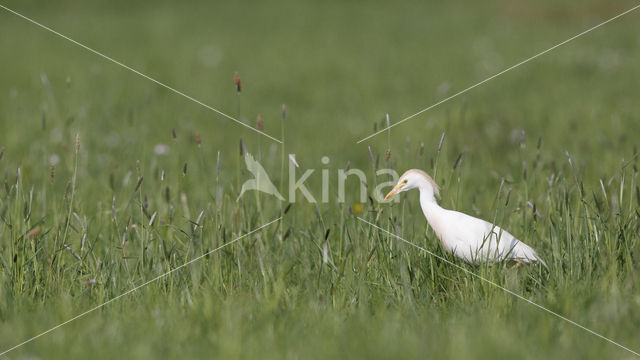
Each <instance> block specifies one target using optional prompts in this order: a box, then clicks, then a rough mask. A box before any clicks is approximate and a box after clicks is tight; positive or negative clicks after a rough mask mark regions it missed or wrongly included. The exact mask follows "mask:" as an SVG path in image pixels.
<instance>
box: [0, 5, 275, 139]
mask: <svg viewBox="0 0 640 360" xmlns="http://www.w3.org/2000/svg"><path fill="white" fill-rule="evenodd" d="M0 8H3V9H5V10H6V11H8V12H10V13H12V14H14V15H16V16H19V17H21V18H23V19H24V20H27V21H29V22H30V23H32V24H35V25H37V26H39V27H41V28H43V29H45V30H47V31H49V32H52V33H54V34H56V35H58V36H60V37H61V38H63V39H65V40H68V41H70V42H72V43H74V44H76V45H78V46H80V47H82V48H83V49H85V50H88V51H90V52H92V53H94V54H96V55H98V56H101V57H103V58H105V59H107V60H109V61H111V62H112V63H114V64H117V65H120V66H122V67H123V68H125V69H127V70H129V71H131V72H134V73H136V74H138V75H140V76H142V77H143V78H145V79H147V80H151V81H153V82H154V83H156V84H158V85H160V86H162V87H164V88H166V89H169V90H171V91H173V92H174V93H176V94H178V95H180V96H183V97H185V98H187V99H189V100H191V101H193V102H195V103H196V104H199V105H201V106H204V107H205V108H207V109H209V110H211V111H213V112H215V113H217V114H219V115H222V116H224V117H226V118H227V119H229V120H231V121H234V122H236V123H238V124H240V125H242V126H244V127H246V128H248V129H251V130H253V131H255V132H257V133H259V134H262V135H264V136H266V137H268V138H269V139H271V140H273V141H276V142H278V143H280V144H282V141H280V140H278V139H276V138H274V137H273V136H271V135H269V134H266V133H265V132H263V131H260V130H258V129H256V128H254V127H252V126H250V125H247V124H245V123H243V122H242V121H240V120H237V119H236V118H234V117H232V116H231V115H227V114H226V113H223V112H222V111H220V110H218V109H216V108H214V107H212V106H209V105H207V104H205V103H203V102H202V101H200V100H198V99H195V98H193V97H191V96H189V95H187V94H185V93H183V92H181V91H179V90H176V89H174V88H172V87H171V86H169V85H167V84H165V83H163V82H160V81H158V80H156V79H154V78H152V77H151V76H149V75H145V74H143V73H141V72H139V71H138V70H136V69H133V68H131V67H129V66H127V65H125V64H123V63H121V62H119V61H118V60H115V59H113V58H111V57H109V56H107V55H105V54H103V53H101V52H99V51H97V50H94V49H92V48H90V47H88V46H86V45H84V44H82V43H80V42H78V41H75V40H73V39H71V38H70V37H68V36H66V35H63V34H61V33H59V32H57V31H55V30H53V29H51V28H50V27H47V26H45V25H42V24H41V23H39V22H37V21H35V20H33V19H30V18H28V17H26V16H24V15H22V14H20V13H18V12H17V11H15V10H11V9H9V8H8V7H6V6H4V5H2V4H0Z"/></svg>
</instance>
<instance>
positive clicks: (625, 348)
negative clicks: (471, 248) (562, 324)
mask: <svg viewBox="0 0 640 360" xmlns="http://www.w3.org/2000/svg"><path fill="white" fill-rule="evenodd" d="M358 220H360V221H362V222H365V223H367V224H369V225H371V226H373V227H374V228H376V229H378V230H380V231H383V232H385V233H387V234H389V235H391V236H393V237H395V238H396V239H398V240H400V241H403V242H405V243H407V244H409V245H411V246H413V247H415V248H416V249H420V250H422V251H424V252H426V253H428V254H429V255H431V256H435V257H437V258H438V259H440V260H442V261H444V262H446V263H447V264H449V265H452V266H455V267H456V268H458V269H460V270H462V271H464V272H466V273H467V274H469V275H472V276H475V277H477V278H478V279H480V280H482V281H484V282H487V283H489V284H491V285H493V286H495V287H497V288H499V289H502V290H504V291H505V292H507V293H509V294H511V295H513V296H515V297H517V298H518V299H520V300H524V301H526V302H528V303H529V304H531V305H533V306H535V307H537V308H539V309H541V310H544V311H546V312H548V313H549V314H551V315H554V316H556V317H558V318H560V319H562V320H564V321H566V322H568V323H570V324H572V325H575V326H577V327H579V328H581V329H582V330H585V331H587V332H589V333H591V334H593V335H595V336H597V337H599V338H601V339H604V340H606V341H608V342H610V343H612V344H614V345H616V346H619V347H620V348H622V349H624V350H627V351H628V352H630V353H632V354H634V355H636V356H638V357H640V353H638V352H635V351H633V350H631V349H629V348H628V347H626V346H624V345H620V344H619V343H617V342H615V341H613V340H611V339H609V338H608V337H605V336H603V335H600V334H598V333H597V332H595V331H593V330H591V329H588V328H586V327H584V326H582V325H580V324H578V323H577V322H575V321H573V320H571V319H568V318H566V317H564V316H562V315H560V314H558V313H556V312H553V311H552V310H549V309H547V308H546V307H544V306H542V305H538V304H537V303H535V302H533V301H531V300H529V299H527V298H525V297H524V296H522V295H519V294H516V293H515V292H513V291H511V290H509V289H507V288H505V287H503V286H500V285H498V284H496V283H495V282H493V281H491V280H488V279H485V278H483V277H482V276H480V275H478V274H476V273H474V272H472V271H469V270H467V269H465V268H463V267H462V266H460V265H458V264H456V263H454V262H451V261H449V260H447V259H445V258H443V257H442V256H440V255H437V254H435V253H433V252H431V251H429V250H427V249H425V248H423V247H421V246H418V245H416V244H414V243H412V242H410V241H407V240H405V239H403V238H401V237H400V236H398V235H396V234H393V233H391V232H389V231H387V230H385V229H383V228H381V227H379V226H377V225H375V224H373V223H370V222H369V221H367V220H365V219H363V218H361V217H358Z"/></svg>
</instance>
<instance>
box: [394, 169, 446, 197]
mask: <svg viewBox="0 0 640 360" xmlns="http://www.w3.org/2000/svg"><path fill="white" fill-rule="evenodd" d="M411 189H420V191H427V193H430V194H431V195H437V196H438V197H440V189H439V188H438V184H436V182H435V181H433V179H432V178H431V176H429V175H428V174H427V173H426V172H424V171H422V170H418V169H411V170H407V171H406V172H405V173H404V174H402V176H400V179H399V180H398V184H397V185H396V186H395V187H394V188H393V189H391V191H389V193H388V194H387V196H385V197H384V199H385V200H387V199H389V198H390V197H392V196H393V195H395V194H396V193H401V192H403V191H407V190H411Z"/></svg>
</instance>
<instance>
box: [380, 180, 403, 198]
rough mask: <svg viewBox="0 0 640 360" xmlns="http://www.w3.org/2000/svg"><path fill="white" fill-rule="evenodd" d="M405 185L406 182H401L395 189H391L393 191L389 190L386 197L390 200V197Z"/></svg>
mask: <svg viewBox="0 0 640 360" xmlns="http://www.w3.org/2000/svg"><path fill="white" fill-rule="evenodd" d="M403 186H404V183H400V184H398V185H396V186H394V187H393V189H391V191H389V193H388V194H387V196H385V197H384V199H385V200H388V199H389V198H390V197H392V196H393V195H395V194H396V193H397V192H398V191H399V190H400V189H402V187H403Z"/></svg>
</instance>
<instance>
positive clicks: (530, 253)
mask: <svg viewBox="0 0 640 360" xmlns="http://www.w3.org/2000/svg"><path fill="white" fill-rule="evenodd" d="M511 257H512V258H513V259H516V260H520V261H522V262H525V263H533V262H537V263H540V264H542V265H543V266H544V267H545V268H546V269H547V270H549V267H548V266H547V263H546V262H544V260H542V258H541V257H540V256H539V255H538V253H536V251H535V250H533V248H531V247H530V246H529V245H527V244H525V243H523V242H521V241H518V243H517V244H516V246H515V247H514V248H513V250H512V251H511Z"/></svg>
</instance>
